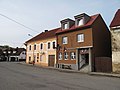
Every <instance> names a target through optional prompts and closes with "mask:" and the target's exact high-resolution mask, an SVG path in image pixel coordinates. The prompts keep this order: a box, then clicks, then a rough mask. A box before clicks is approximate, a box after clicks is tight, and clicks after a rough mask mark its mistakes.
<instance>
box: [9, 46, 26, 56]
mask: <svg viewBox="0 0 120 90" xmlns="http://www.w3.org/2000/svg"><path fill="white" fill-rule="evenodd" d="M15 51H16V53H12V54H11V55H12V56H19V55H20V54H21V53H22V52H23V51H26V49H25V48H16V49H15Z"/></svg>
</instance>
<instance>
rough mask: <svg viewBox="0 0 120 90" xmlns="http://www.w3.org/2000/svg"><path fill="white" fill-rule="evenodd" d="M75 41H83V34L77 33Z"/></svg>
mask: <svg viewBox="0 0 120 90" xmlns="http://www.w3.org/2000/svg"><path fill="white" fill-rule="evenodd" d="M77 41H78V42H84V34H78V35H77Z"/></svg>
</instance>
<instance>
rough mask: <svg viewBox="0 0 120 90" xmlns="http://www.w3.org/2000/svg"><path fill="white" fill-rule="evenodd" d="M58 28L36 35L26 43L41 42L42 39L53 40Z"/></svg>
mask: <svg viewBox="0 0 120 90" xmlns="http://www.w3.org/2000/svg"><path fill="white" fill-rule="evenodd" d="M59 29H60V28H56V29H53V30H50V31H47V32H42V33H40V34H38V35H37V36H35V37H33V38H32V39H30V40H28V41H26V43H28V42H33V41H38V40H43V39H48V38H53V37H55V34H56V31H57V30H59Z"/></svg>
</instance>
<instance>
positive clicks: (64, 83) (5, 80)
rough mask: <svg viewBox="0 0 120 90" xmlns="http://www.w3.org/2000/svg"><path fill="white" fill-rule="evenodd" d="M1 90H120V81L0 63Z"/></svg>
mask: <svg viewBox="0 0 120 90" xmlns="http://www.w3.org/2000/svg"><path fill="white" fill-rule="evenodd" d="M0 90H120V79H119V78H112V77H102V76H90V75H87V74H80V73H65V72H59V71H57V70H49V69H43V68H40V67H35V66H29V65H22V64H18V63H13V62H0Z"/></svg>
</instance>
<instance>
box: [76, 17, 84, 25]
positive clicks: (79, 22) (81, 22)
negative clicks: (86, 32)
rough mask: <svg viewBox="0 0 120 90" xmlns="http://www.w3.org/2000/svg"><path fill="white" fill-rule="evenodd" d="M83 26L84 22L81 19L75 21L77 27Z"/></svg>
mask: <svg viewBox="0 0 120 90" xmlns="http://www.w3.org/2000/svg"><path fill="white" fill-rule="evenodd" d="M81 25H84V20H83V18H81V19H78V20H77V26H81Z"/></svg>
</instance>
